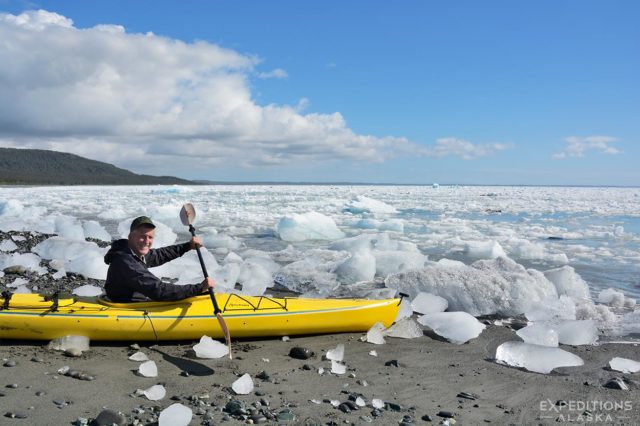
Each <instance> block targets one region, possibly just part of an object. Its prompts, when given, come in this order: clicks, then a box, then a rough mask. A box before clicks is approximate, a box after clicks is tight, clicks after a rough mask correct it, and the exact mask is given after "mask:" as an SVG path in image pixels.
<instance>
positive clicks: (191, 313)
mask: <svg viewBox="0 0 640 426" xmlns="http://www.w3.org/2000/svg"><path fill="white" fill-rule="evenodd" d="M216 297H217V300H218V304H219V306H220V309H221V310H222V315H223V316H224V318H225V321H226V323H227V326H228V327H229V331H230V333H231V336H232V337H233V338H237V337H259V336H285V335H287V336H289V335H296V334H323V333H340V332H360V331H366V330H368V329H369V328H371V326H372V325H374V324H375V323H376V322H382V323H383V324H384V325H385V327H389V326H390V325H391V324H392V323H393V321H394V320H395V318H396V316H397V314H398V309H399V306H400V300H401V299H399V298H398V299H385V300H367V299H299V298H270V297H266V296H259V297H252V296H243V295H238V294H216ZM71 334H73V335H80V336H86V337H88V338H89V339H91V340H136V341H142V340H188V339H199V338H200V337H202V336H203V335H208V336H211V337H213V338H221V337H223V334H222V330H221V329H220V325H219V324H218V321H217V320H216V317H215V315H214V314H213V307H212V305H211V299H210V298H209V296H208V295H203V296H197V297H192V298H189V299H184V300H181V301H178V302H137V303H111V302H108V301H105V300H103V299H100V298H97V297H67V298H62V297H61V298H60V299H57V300H50V298H47V297H44V296H43V295H39V294H13V295H11V296H9V295H8V294H3V297H1V298H0V338H2V339H28V340H50V339H55V338H58V337H62V336H65V335H71Z"/></svg>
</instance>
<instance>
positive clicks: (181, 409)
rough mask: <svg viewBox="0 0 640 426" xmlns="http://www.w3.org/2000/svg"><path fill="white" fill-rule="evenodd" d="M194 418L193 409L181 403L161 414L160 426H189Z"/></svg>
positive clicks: (159, 418)
mask: <svg viewBox="0 0 640 426" xmlns="http://www.w3.org/2000/svg"><path fill="white" fill-rule="evenodd" d="M192 418H193V411H191V408H189V407H185V406H184V405H182V404H179V403H176V404H171V405H170V406H169V407H167V408H165V409H164V410H162V412H161V413H160V416H159V417H158V426H188V425H189V423H191V419H192Z"/></svg>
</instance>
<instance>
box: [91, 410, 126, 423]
mask: <svg viewBox="0 0 640 426" xmlns="http://www.w3.org/2000/svg"><path fill="white" fill-rule="evenodd" d="M91 424H92V425H93V426H112V425H114V424H115V425H118V426H124V425H126V424H127V420H126V419H125V418H124V416H123V415H122V414H120V413H119V412H117V411H114V410H110V409H106V410H102V411H101V412H100V414H98V417H96V418H95V419H94V420H93V422H92V423H91Z"/></svg>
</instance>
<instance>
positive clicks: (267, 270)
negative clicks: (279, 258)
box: [237, 257, 280, 296]
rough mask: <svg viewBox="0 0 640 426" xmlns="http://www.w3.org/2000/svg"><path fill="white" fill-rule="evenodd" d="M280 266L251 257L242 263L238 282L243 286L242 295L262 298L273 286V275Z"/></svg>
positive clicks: (269, 260)
mask: <svg viewBox="0 0 640 426" xmlns="http://www.w3.org/2000/svg"><path fill="white" fill-rule="evenodd" d="M279 269H280V265H278V264H277V263H276V262H274V261H273V260H271V259H267V258H264V257H249V258H247V259H245V260H244V262H242V264H241V267H240V272H239V275H238V278H237V282H238V283H240V284H242V293H243V294H246V295H250V296H261V295H262V294H264V292H265V290H266V289H267V288H268V287H271V286H273V275H274V274H275V273H276V272H277V271H278V270H279Z"/></svg>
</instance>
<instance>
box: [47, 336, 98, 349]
mask: <svg viewBox="0 0 640 426" xmlns="http://www.w3.org/2000/svg"><path fill="white" fill-rule="evenodd" d="M49 349H53V350H55V351H67V350H75V351H80V352H85V351H88V350H89V338H88V337H86V336H75V335H68V336H63V337H58V338H57V339H53V340H52V341H50V342H49Z"/></svg>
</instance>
